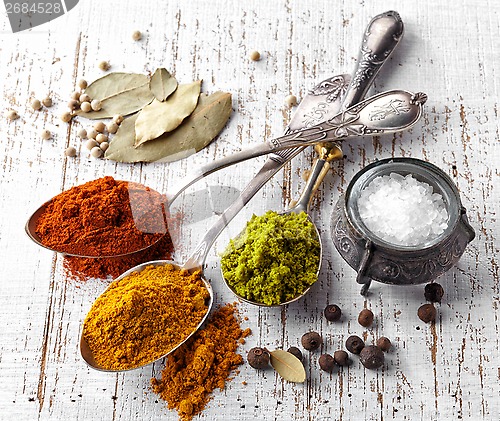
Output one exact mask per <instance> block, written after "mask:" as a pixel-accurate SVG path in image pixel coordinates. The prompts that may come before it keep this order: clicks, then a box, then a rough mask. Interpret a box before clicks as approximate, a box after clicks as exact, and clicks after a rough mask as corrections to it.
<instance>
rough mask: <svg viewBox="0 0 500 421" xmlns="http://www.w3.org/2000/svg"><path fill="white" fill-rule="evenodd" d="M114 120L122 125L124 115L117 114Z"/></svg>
mask: <svg viewBox="0 0 500 421" xmlns="http://www.w3.org/2000/svg"><path fill="white" fill-rule="evenodd" d="M113 121H114V122H115V123H116V124H118V125H120V124H122V122H123V116H122V115H121V114H117V115H115V116H114V117H113Z"/></svg>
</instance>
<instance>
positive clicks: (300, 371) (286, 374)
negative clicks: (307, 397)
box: [271, 349, 306, 383]
mask: <svg viewBox="0 0 500 421" xmlns="http://www.w3.org/2000/svg"><path fill="white" fill-rule="evenodd" d="M271 365H272V366H273V368H274V369H275V370H276V371H277V372H278V374H279V375H280V376H281V377H283V378H284V379H285V380H288V381H289V382H294V383H303V382H304V381H305V380H306V370H305V369H304V365H303V364H302V362H301V361H300V360H299V359H298V358H297V357H296V356H295V355H293V354H290V353H289V352H287V351H283V350H282V349H277V350H275V351H271Z"/></svg>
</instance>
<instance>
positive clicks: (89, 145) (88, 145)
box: [85, 139, 97, 151]
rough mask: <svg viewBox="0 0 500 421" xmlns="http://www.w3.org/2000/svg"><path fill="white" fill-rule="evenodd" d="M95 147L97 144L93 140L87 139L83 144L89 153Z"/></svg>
mask: <svg viewBox="0 0 500 421" xmlns="http://www.w3.org/2000/svg"><path fill="white" fill-rule="evenodd" d="M96 146H97V142H96V141H95V140H94V139H89V140H87V141H86V142H85V147H86V148H87V149H88V150H89V151H91V150H92V149H93V148H95V147H96Z"/></svg>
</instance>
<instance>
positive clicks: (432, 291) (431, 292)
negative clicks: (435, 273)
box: [424, 282, 444, 303]
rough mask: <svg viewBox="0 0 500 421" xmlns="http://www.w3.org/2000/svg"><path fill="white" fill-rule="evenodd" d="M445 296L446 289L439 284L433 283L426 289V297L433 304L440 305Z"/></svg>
mask: <svg viewBox="0 0 500 421" xmlns="http://www.w3.org/2000/svg"><path fill="white" fill-rule="evenodd" d="M443 295H444V289H443V287H442V286H441V285H439V284H438V283H435V282H432V283H430V284H427V285H426V286H425V288H424V297H425V299H426V300H427V301H430V302H431V303H440V302H441V299H442V298H443Z"/></svg>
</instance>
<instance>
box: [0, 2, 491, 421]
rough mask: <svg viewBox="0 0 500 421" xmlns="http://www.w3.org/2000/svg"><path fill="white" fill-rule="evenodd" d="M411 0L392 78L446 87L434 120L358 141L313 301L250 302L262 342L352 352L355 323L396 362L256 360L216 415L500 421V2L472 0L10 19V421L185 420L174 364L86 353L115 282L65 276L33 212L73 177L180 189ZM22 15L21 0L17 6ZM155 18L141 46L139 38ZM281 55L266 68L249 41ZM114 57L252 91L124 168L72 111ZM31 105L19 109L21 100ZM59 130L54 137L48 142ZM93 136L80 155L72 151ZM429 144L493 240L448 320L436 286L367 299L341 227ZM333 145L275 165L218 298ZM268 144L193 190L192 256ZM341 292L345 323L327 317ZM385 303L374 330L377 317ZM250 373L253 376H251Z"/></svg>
mask: <svg viewBox="0 0 500 421" xmlns="http://www.w3.org/2000/svg"><path fill="white" fill-rule="evenodd" d="M390 9H394V10H397V11H398V12H399V13H400V14H401V16H402V18H403V21H404V22H405V26H406V31H405V36H404V38H403V40H402V43H401V45H400V46H399V47H398V50H397V51H396V52H395V53H394V55H393V57H392V58H391V59H390V62H389V63H388V65H387V66H386V67H385V68H384V69H383V70H382V72H381V74H380V76H379V77H378V78H377V80H376V82H375V85H374V89H375V90H376V91H377V92H380V91H383V90H386V89H396V88H402V89H407V90H410V91H423V92H426V93H427V94H428V95H429V100H428V102H427V104H426V108H425V115H424V118H423V119H422V121H421V123H419V124H417V126H416V127H414V128H413V129H412V130H410V131H408V132H405V133H402V134H397V135H393V136H384V137H381V138H375V139H371V138H359V139H354V140H352V141H350V142H349V143H348V144H346V145H345V146H344V153H345V155H346V158H345V159H344V161H343V162H341V163H339V164H336V165H334V169H333V170H332V171H331V173H330V174H329V175H328V176H327V178H326V180H325V181H324V184H323V186H322V189H321V192H320V194H319V195H318V197H317V198H316V199H315V201H314V205H313V208H312V215H313V218H314V220H315V221H316V222H317V224H318V226H319V229H320V232H321V235H322V240H323V243H324V247H325V251H324V261H323V265H322V270H321V274H320V279H319V281H318V282H317V284H316V285H315V286H314V287H313V288H312V290H311V292H310V293H309V294H308V295H307V296H306V297H305V298H304V299H302V300H301V301H299V302H297V303H294V304H291V305H289V306H288V307H287V308H283V309H261V308H257V307H253V306H249V305H246V304H241V305H240V306H239V308H240V312H241V314H242V316H244V317H245V316H246V317H248V321H244V322H243V326H244V327H250V328H251V329H252V330H253V335H252V336H251V337H249V338H248V341H247V343H246V344H245V345H244V346H243V347H242V349H241V351H242V352H246V351H247V350H248V349H250V348H251V347H253V346H256V345H259V346H267V347H268V348H285V349H286V348H288V347H289V346H292V345H298V344H299V343H300V337H301V335H302V334H303V333H305V332H307V331H309V330H317V331H319V332H321V334H322V335H323V337H324V339H325V344H324V346H323V347H322V349H321V352H329V353H333V352H334V351H335V350H337V349H340V348H343V347H344V343H345V339H346V338H347V337H348V336H349V335H350V334H357V335H360V336H363V337H364V339H365V340H366V341H367V342H368V343H372V342H374V341H375V340H376V339H377V338H378V337H379V336H382V335H384V336H387V337H389V338H390V339H391V340H392V341H393V343H394V348H393V349H392V351H391V352H389V353H388V354H387V358H386V365H385V367H384V369H383V370H378V371H370V370H365V369H363V367H362V366H361V364H360V363H359V361H358V360H357V359H356V358H354V363H353V364H352V365H351V366H350V367H348V368H346V369H344V370H339V371H335V372H334V373H333V374H327V373H324V372H322V371H320V370H319V367H318V363H317V358H318V357H319V354H320V353H319V352H318V353H311V354H307V355H306V358H305V365H306V372H307V377H308V379H307V381H306V383H304V384H301V385H295V384H290V383H287V382H284V381H282V380H281V379H280V378H279V377H278V376H277V375H276V374H274V372H272V371H270V370H266V371H255V370H253V369H252V368H250V367H249V366H247V365H244V366H242V368H241V371H240V373H239V375H237V376H236V377H235V378H234V380H233V381H232V382H230V383H229V385H228V387H227V389H226V390H224V391H217V392H216V393H214V395H213V400H212V401H211V403H210V405H209V407H208V408H207V409H206V410H205V411H204V412H203V413H202V414H201V415H200V416H199V419H203V420H214V419H220V420H222V419H224V420H225V419H228V420H229V419H231V420H235V419H236V420H250V419H254V418H257V419H260V420H275V419H283V420H315V421H319V420H354V419H356V420H389V419H394V420H425V421H429V420H457V419H461V420H498V419H499V418H500V400H499V395H500V356H499V349H500V332H499V330H500V320H499V319H500V309H499V297H500V290H499V289H500V285H499V282H500V278H499V260H498V255H499V248H500V241H499V239H500V228H499V223H498V220H497V219H498V215H499V213H500V195H499V191H498V189H499V187H500V184H499V179H500V170H499V167H498V162H499V161H500V133H499V124H498V120H499V95H500V86H499V80H500V75H499V70H498V69H499V68H500V56H499V54H498V52H499V51H500V5H499V3H498V2H493V1H491V0H489V1H483V2H481V1H479V0H459V1H457V2H454V3H453V5H450V4H447V3H444V4H442V3H439V2H435V1H430V0H423V1H419V2H404V1H402V0H391V1H387V2H384V4H379V3H378V2H367V1H364V0H358V1H355V2H347V3H345V4H341V3H335V4H334V3H332V2H328V1H324V0H321V1H312V0H303V1H298V0H288V1H286V0H278V1H275V2H272V4H271V5H269V4H267V3H265V2H260V1H258V0H248V1H245V2H226V1H222V0H216V1H208V0H203V1H197V2H190V3H188V2H183V1H181V0H174V1H168V2H153V1H149V0H147V1H141V2H134V1H129V0H126V1H123V2H121V3H118V2H98V1H96V0H87V1H80V4H79V5H78V6H77V7H76V8H75V9H73V10H72V11H71V12H70V13H68V14H67V15H65V16H64V17H61V18H59V19H57V20H55V21H53V22H50V23H48V24H45V25H43V26H40V27H37V28H35V29H33V30H32V31H28V32H23V33H20V34H16V35H14V34H11V33H10V28H9V26H8V23H7V17H6V14H5V13H3V17H2V18H0V39H1V43H0V76H1V81H2V82H1V83H0V90H1V92H0V117H1V120H0V141H1V146H0V162H1V167H0V197H1V200H0V214H1V215H2V218H0V255H1V256H2V280H1V282H0V321H1V323H0V379H1V381H0V419H17V420H35V419H39V420H47V419H53V420H62V419H72V420H88V419H92V420H111V419H112V420H129V419H148V420H149V419H151V420H156V419H172V420H174V419H177V414H176V413H175V412H173V411H169V410H168V409H167V407H166V404H165V403H164V402H162V401H158V398H157V396H156V395H154V394H153V393H152V392H151V390H150V387H149V380H150V378H151V376H153V375H158V374H159V372H160V371H161V369H162V364H161V363H157V364H154V365H153V366H149V367H146V368H144V369H140V370H135V371H132V372H127V373H123V374H116V375H109V374H103V373H99V372H96V371H92V370H90V369H89V368H87V367H86V366H85V364H84V363H83V361H82V360H81V359H80V357H79V353H78V344H79V333H80V324H81V322H82V320H83V318H84V316H85V314H86V312H87V311H88V309H89V308H90V305H91V303H92V301H93V299H94V298H95V297H96V296H97V295H98V294H99V292H100V291H102V290H103V289H104V288H105V285H106V282H105V281H103V280H91V281H88V282H86V283H75V282H69V281H67V280H66V279H65V276H64V273H63V269H62V260H61V258H60V256H57V255H54V254H53V253H51V252H49V251H47V250H44V249H41V248H38V247H37V246H35V245H34V244H33V243H31V242H30V240H29V239H28V238H27V237H26V235H25V234H24V232H23V230H24V223H25V221H26V219H27V217H28V216H29V215H30V214H31V212H32V211H34V210H35V209H36V208H37V207H38V206H39V205H40V204H41V203H42V202H43V201H45V200H46V199H48V198H50V197H51V196H53V195H55V194H57V193H59V192H60V191H62V190H64V189H67V188H69V187H71V186H74V185H77V184H81V183H83V182H86V181H89V180H92V179H95V178H97V177H101V176H104V175H113V176H115V177H116V178H119V179H126V180H132V181H137V182H142V183H145V184H147V185H149V186H151V187H152V188H154V189H157V190H160V191H167V190H168V188H169V186H172V185H173V184H175V183H176V182H178V181H179V179H181V178H182V177H183V176H184V175H186V174H187V173H188V172H189V171H190V169H192V168H193V167H195V166H197V165H202V164H203V163H206V162H208V161H210V160H213V159H215V158H217V157H221V156H224V155H227V154H230V153H232V152H233V151H236V150H239V149H241V148H243V147H245V146H246V145H249V144H256V143H259V142H261V141H262V140H264V139H269V138H271V137H272V136H278V135H280V134H281V133H282V132H283V130H284V128H285V126H286V123H287V121H288V119H289V118H290V116H291V113H292V111H290V110H287V109H286V108H285V106H284V99H285V97H286V96H287V95H288V94H290V93H293V94H295V95H297V96H298V97H299V99H300V98H301V97H303V96H304V95H305V94H306V93H307V91H308V89H309V88H311V87H312V86H314V84H315V83H317V82H318V81H320V80H323V79H324V78H326V77H328V76H331V75H333V74H337V73H350V72H351V71H352V69H353V68H354V64H355V61H356V58H357V54H358V48H359V44H360V42H361V35H362V32H363V30H364V28H365V26H366V24H367V23H368V22H369V20H370V19H371V18H372V17H373V16H374V15H376V14H378V13H381V12H383V11H386V10H390ZM2 11H3V10H2ZM137 29H138V30H141V31H142V32H143V33H144V37H143V39H142V40H141V41H139V42H135V41H133V40H132V32H133V31H134V30H137ZM254 49H257V50H259V51H260V52H261V54H262V59H261V60H260V61H258V62H252V61H250V60H249V59H248V54H249V53H250V51H252V50H254ZM101 60H109V62H110V64H111V66H112V68H111V70H112V71H130V72H141V73H147V72H153V71H154V70H155V69H156V68H157V67H160V66H162V67H165V68H167V69H168V70H169V71H171V72H172V73H173V74H174V75H175V77H176V78H177V79H178V80H179V82H180V83H188V82H190V81H192V80H196V79H203V80H204V84H203V87H202V90H203V91H204V92H215V91H217V90H223V91H228V92H231V93H232V95H233V108H234V112H233V114H232V116H231V119H230V121H229V123H228V126H227V127H226V129H225V130H224V131H223V132H222V134H221V135H220V136H219V137H218V139H217V140H216V141H215V142H214V143H212V144H211V145H210V146H209V147H208V148H207V149H205V150H203V151H201V152H200V153H198V154H196V155H194V156H192V157H190V158H189V159H185V160H182V161H179V162H175V163H170V164H154V163H153V164H139V165H126V164H117V163H113V162H109V161H105V160H96V159H93V158H90V157H89V154H88V151H87V150H86V149H85V148H84V146H83V144H82V143H81V142H80V141H79V140H78V139H77V137H76V133H77V131H78V129H79V128H81V127H85V128H87V127H89V126H90V125H91V123H90V122H87V121H85V120H83V119H77V120H75V121H74V122H72V123H71V124H69V125H68V124H65V123H62V122H61V121H60V120H59V118H58V116H59V114H60V113H61V112H62V111H64V110H65V107H66V102H67V99H68V98H69V95H70V93H71V92H72V91H73V90H74V89H75V86H76V82H77V81H78V80H79V79H80V78H86V79H88V80H89V81H90V80H94V79H95V78H97V77H99V76H101V75H102V72H101V71H100V70H99V69H98V67H97V64H98V63H99V62H100V61H101ZM47 94H50V95H51V96H52V98H53V99H54V106H53V107H51V108H48V109H47V108H44V109H42V110H41V111H33V110H31V108H30V106H29V102H30V100H31V99H32V98H35V97H36V98H39V99H41V98H43V97H44V96H45V95H47ZM11 108H13V109H16V110H17V111H18V113H19V114H20V116H21V118H20V119H19V120H17V121H15V122H8V121H7V119H6V114H7V111H8V110H9V109H11ZM43 128H47V129H49V130H50V131H51V132H52V133H53V139H52V140H50V141H42V140H41V139H40V136H39V132H40V131H41V130H42V129H43ZM69 145H74V146H76V147H77V149H78V156H77V157H76V158H74V159H71V158H65V157H64V155H63V151H64V149H65V148H66V147H67V146H69ZM390 156H411V157H415V158H420V159H425V160H428V161H430V162H432V163H434V164H436V165H438V166H439V167H440V168H442V169H443V170H444V171H445V172H446V173H447V174H449V175H450V176H451V177H452V178H453V180H454V181H455V183H456V184H457V186H458V188H459V190H460V194H461V198H462V201H463V204H464V206H465V207H466V208H467V213H468V215H469V219H470V222H471V224H472V225H473V226H474V228H475V229H476V234H477V236H476V239H475V240H474V241H473V242H472V243H471V244H470V245H469V247H468V248H467V250H466V252H465V254H464V256H463V257H462V259H461V260H460V262H459V263H458V264H457V265H456V267H454V268H453V269H451V270H450V271H449V272H447V273H446V274H444V275H443V276H442V277H441V278H440V280H439V282H440V283H441V284H442V285H443V286H444V288H445V291H446V295H445V297H444V299H443V302H442V304H441V305H438V320H437V322H436V324H435V325H432V326H431V325H425V324H423V323H422V322H420V320H419V319H418V318H417V316H416V311H417V308H418V307H419V306H420V305H421V304H422V303H424V297H423V286H414V287H404V288H403V287H401V288H397V287H390V286H386V285H382V284H375V285H373V286H372V288H371V294H370V295H369V296H368V297H367V298H363V297H362V296H361V295H359V287H358V285H357V284H356V282H355V273H354V271H353V270H352V269H350V268H349V267H348V266H347V264H346V263H345V262H344V261H343V260H342V259H341V257H340V256H339V255H338V253H337V252H336V250H335V249H334V247H333V245H332V243H331V240H330V234H329V231H330V216H331V212H332V209H333V206H334V204H335V202H336V201H337V198H338V196H339V194H340V193H341V192H343V191H344V190H345V188H346V186H347V184H348V183H349V181H350V180H351V178H352V177H353V176H354V174H355V173H356V172H357V171H359V170H360V169H361V168H363V167H364V166H365V165H367V164H368V163H370V162H373V161H374V160H375V159H381V158H386V157H390ZM313 159H314V152H313V151H312V150H307V151H306V152H304V153H303V154H302V155H299V156H298V157H297V158H295V159H294V161H293V162H291V163H290V164H288V165H287V166H286V167H285V169H284V170H283V171H282V172H280V173H279V174H278V175H277V176H275V177H274V178H273V179H272V180H270V182H269V183H268V185H266V186H265V188H264V189H263V190H262V192H261V193H259V194H258V195H257V197H256V198H255V199H254V200H253V201H252V202H250V204H249V205H248V206H247V207H246V208H245V209H243V211H242V212H241V214H240V215H238V217H237V218H236V219H235V220H234V221H233V222H231V223H230V225H229V226H228V228H227V229H226V231H225V232H224V233H223V234H222V235H221V236H220V238H219V239H218V240H217V242H216V244H215V246H214V247H213V249H212V250H211V252H210V255H209V258H208V260H207V270H206V273H207V276H208V277H210V278H211V279H212V282H213V286H214V290H215V294H216V300H217V303H225V302H231V301H233V300H234V297H233V296H232V295H231V293H230V292H229V291H228V290H227V289H226V288H225V287H224V285H223V284H222V282H221V279H220V274H219V263H218V257H217V253H218V252H220V251H221V250H222V249H223V248H224V247H225V244H226V243H227V241H228V240H229V238H230V237H232V236H234V235H236V234H237V233H238V232H239V231H240V229H241V228H242V226H243V225H244V223H245V221H246V220H247V219H248V218H249V217H250V216H251V214H252V213H256V214H260V213H263V212H264V211H266V210H267V209H277V210H280V209H283V208H284V207H285V206H286V205H287V204H288V203H289V201H290V200H291V199H292V198H296V197H297V196H298V193H299V192H300V190H301V188H302V187H303V186H304V181H303V179H302V178H301V175H302V172H303V171H304V170H305V169H308V168H309V167H310V165H311V163H312V161H313ZM264 160H265V158H258V159H255V160H253V161H251V162H245V163H242V164H239V165H237V166H235V167H233V168H231V169H229V170H224V171H221V172H220V173H216V174H213V175H211V176H209V177H207V178H206V179H205V180H203V181H201V182H199V183H197V184H196V185H195V186H194V187H192V188H190V189H189V190H188V191H187V193H186V194H185V195H183V196H182V197H181V198H180V199H179V201H178V202H177V203H176V209H177V210H178V211H182V212H183V213H184V214H185V220H184V222H183V224H182V226H181V227H180V236H179V238H178V239H177V240H176V242H177V243H178V244H177V254H176V258H177V259H178V260H179V261H183V260H184V259H185V258H186V257H187V256H188V255H189V253H190V251H192V250H193V249H194V247H195V246H196V244H197V242H198V241H199V240H200V239H201V237H202V235H203V233H204V232H205V230H206V229H207V228H208V227H209V226H210V225H211V223H212V222H214V221H215V219H216V218H217V215H218V214H220V213H221V212H222V211H223V210H224V208H225V207H226V206H227V205H229V203H230V202H231V200H233V199H234V198H235V197H236V195H237V193H238V191H240V190H242V189H243V188H244V186H245V185H246V184H247V182H248V181H249V180H250V179H251V177H252V175H253V174H254V173H255V172H256V171H257V170H258V169H259V168H260V166H261V165H262V164H263V162H264ZM327 303H337V304H338V305H339V306H340V307H341V308H342V310H343V313H344V316H343V318H342V320H341V322H339V323H328V322H326V320H325V319H324V318H323V317H322V310H323V308H324V307H325V305H326V304H327ZM364 307H368V308H371V309H372V310H373V311H374V313H375V316H376V317H375V323H374V325H373V327H372V328H369V329H363V328H362V327H361V326H359V325H358V323H357V321H356V319H357V314H358V312H359V311H360V310H361V309H362V308H364ZM243 382H246V384H243Z"/></svg>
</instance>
